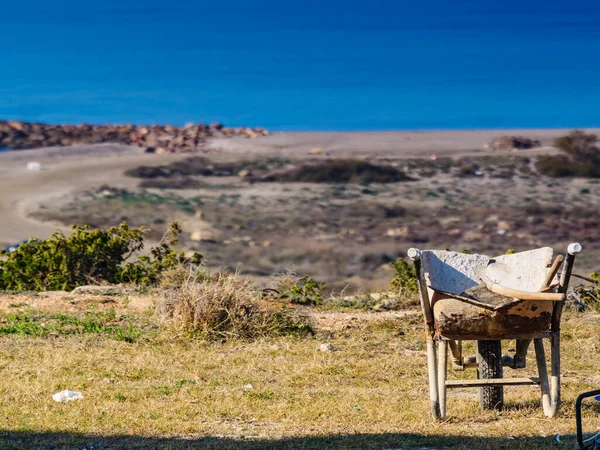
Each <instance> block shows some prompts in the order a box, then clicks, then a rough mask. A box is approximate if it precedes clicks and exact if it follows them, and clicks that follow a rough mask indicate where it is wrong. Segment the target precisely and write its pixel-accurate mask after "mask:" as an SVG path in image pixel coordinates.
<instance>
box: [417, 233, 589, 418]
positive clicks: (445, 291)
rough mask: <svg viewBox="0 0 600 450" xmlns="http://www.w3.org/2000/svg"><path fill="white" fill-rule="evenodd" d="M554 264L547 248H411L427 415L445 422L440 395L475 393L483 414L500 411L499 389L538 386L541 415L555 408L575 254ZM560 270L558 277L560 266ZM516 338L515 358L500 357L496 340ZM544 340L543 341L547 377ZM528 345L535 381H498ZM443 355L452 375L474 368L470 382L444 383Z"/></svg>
mask: <svg viewBox="0 0 600 450" xmlns="http://www.w3.org/2000/svg"><path fill="white" fill-rule="evenodd" d="M581 249H582V247H581V245H580V244H570V245H569V247H568V249H567V253H566V256H565V257H564V258H563V257H562V256H561V255H558V256H557V257H556V258H554V259H553V250H552V249H551V248H550V247H544V248H539V249H535V250H530V251H526V252H521V253H514V254H507V255H502V256H498V257H496V258H489V257H487V256H484V255H477V254H464V253H457V252H449V251H441V250H425V251H420V250H418V249H416V248H411V249H410V250H409V251H408V256H409V257H410V258H411V259H412V261H413V262H414V264H415V269H416V273H417V277H418V287H419V295H420V300H421V309H422V310H423V316H424V319H425V327H426V331H427V366H428V373H429V393H430V406H431V414H432V416H433V418H434V419H436V420H442V419H444V418H445V416H446V390H447V389H452V388H465V387H478V388H480V398H479V401H480V405H481V407H482V408H483V409H502V407H503V405H504V390H503V387H504V386H519V385H533V386H539V388H540V391H541V395H542V405H543V409H544V414H545V415H546V416H547V417H556V415H557V414H558V409H559V406H560V319H561V314H562V309H563V303H564V299H565V291H566V289H567V286H568V285H569V279H570V276H571V271H572V269H573V263H574V261H575V255H576V254H577V253H579V252H580V251H581ZM561 265H562V271H561V273H560V276H558V275H557V274H558V271H559V268H560V267H561ZM507 339H511V340H512V339H515V340H516V346H515V354H514V355H513V356H512V357H511V356H508V355H504V356H503V355H502V346H501V341H502V340H507ZM543 339H549V340H550V352H551V358H550V359H551V376H550V377H548V369H547V367H546V356H545V353H544V344H543ZM465 340H472V341H476V355H474V356H464V355H463V346H462V341H465ZM532 341H533V344H534V348H535V357H536V362H537V368H538V377H536V378H531V377H522V378H503V367H510V368H513V369H523V368H525V366H526V356H527V351H528V349H529V346H530V345H531V343H532ZM448 350H450V353H451V356H452V367H453V369H454V370H457V371H464V370H465V369H471V368H474V369H477V375H478V376H477V379H476V380H472V379H471V380H465V379H463V380H448V379H447V373H448V353H449V352H448Z"/></svg>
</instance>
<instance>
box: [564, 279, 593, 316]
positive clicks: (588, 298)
mask: <svg viewBox="0 0 600 450" xmlns="http://www.w3.org/2000/svg"><path fill="white" fill-rule="evenodd" d="M590 278H591V280H590V281H593V282H594V284H591V285H585V286H584V285H581V286H577V287H575V288H574V289H573V291H572V292H571V298H569V300H570V301H571V303H572V304H574V305H575V306H576V307H577V309H579V310H580V311H585V310H586V309H594V310H596V311H600V273H596V272H594V273H592V274H591V275H590Z"/></svg>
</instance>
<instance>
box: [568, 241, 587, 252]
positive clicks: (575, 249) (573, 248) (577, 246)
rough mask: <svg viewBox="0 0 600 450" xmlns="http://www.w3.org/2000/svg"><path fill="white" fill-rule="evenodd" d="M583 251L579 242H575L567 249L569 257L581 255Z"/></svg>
mask: <svg viewBox="0 0 600 450" xmlns="http://www.w3.org/2000/svg"><path fill="white" fill-rule="evenodd" d="M581 250H583V247H582V246H581V244H580V243H579V242H573V243H572V244H569V246H568V247H567V253H568V254H569V255H574V254H576V253H579V252H580V251H581Z"/></svg>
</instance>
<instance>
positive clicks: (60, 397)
mask: <svg viewBox="0 0 600 450" xmlns="http://www.w3.org/2000/svg"><path fill="white" fill-rule="evenodd" d="M82 398H83V395H82V394H81V392H75V391H69V390H66V389H65V390H64V391H60V392H57V393H56V394H54V395H53V396H52V399H53V400H54V401H55V402H70V401H71V400H80V399H82Z"/></svg>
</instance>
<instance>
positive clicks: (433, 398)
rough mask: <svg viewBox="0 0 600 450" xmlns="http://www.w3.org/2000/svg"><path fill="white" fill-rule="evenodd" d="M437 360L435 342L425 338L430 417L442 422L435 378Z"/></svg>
mask: <svg viewBox="0 0 600 450" xmlns="http://www.w3.org/2000/svg"><path fill="white" fill-rule="evenodd" d="M437 369H438V358H437V351H436V342H435V341H434V340H433V339H432V338H430V337H427V370H428V372H429V405H430V407H431V415H432V416H433V418H434V419H435V420H442V414H441V411H440V391H439V385H438V377H437Z"/></svg>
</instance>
